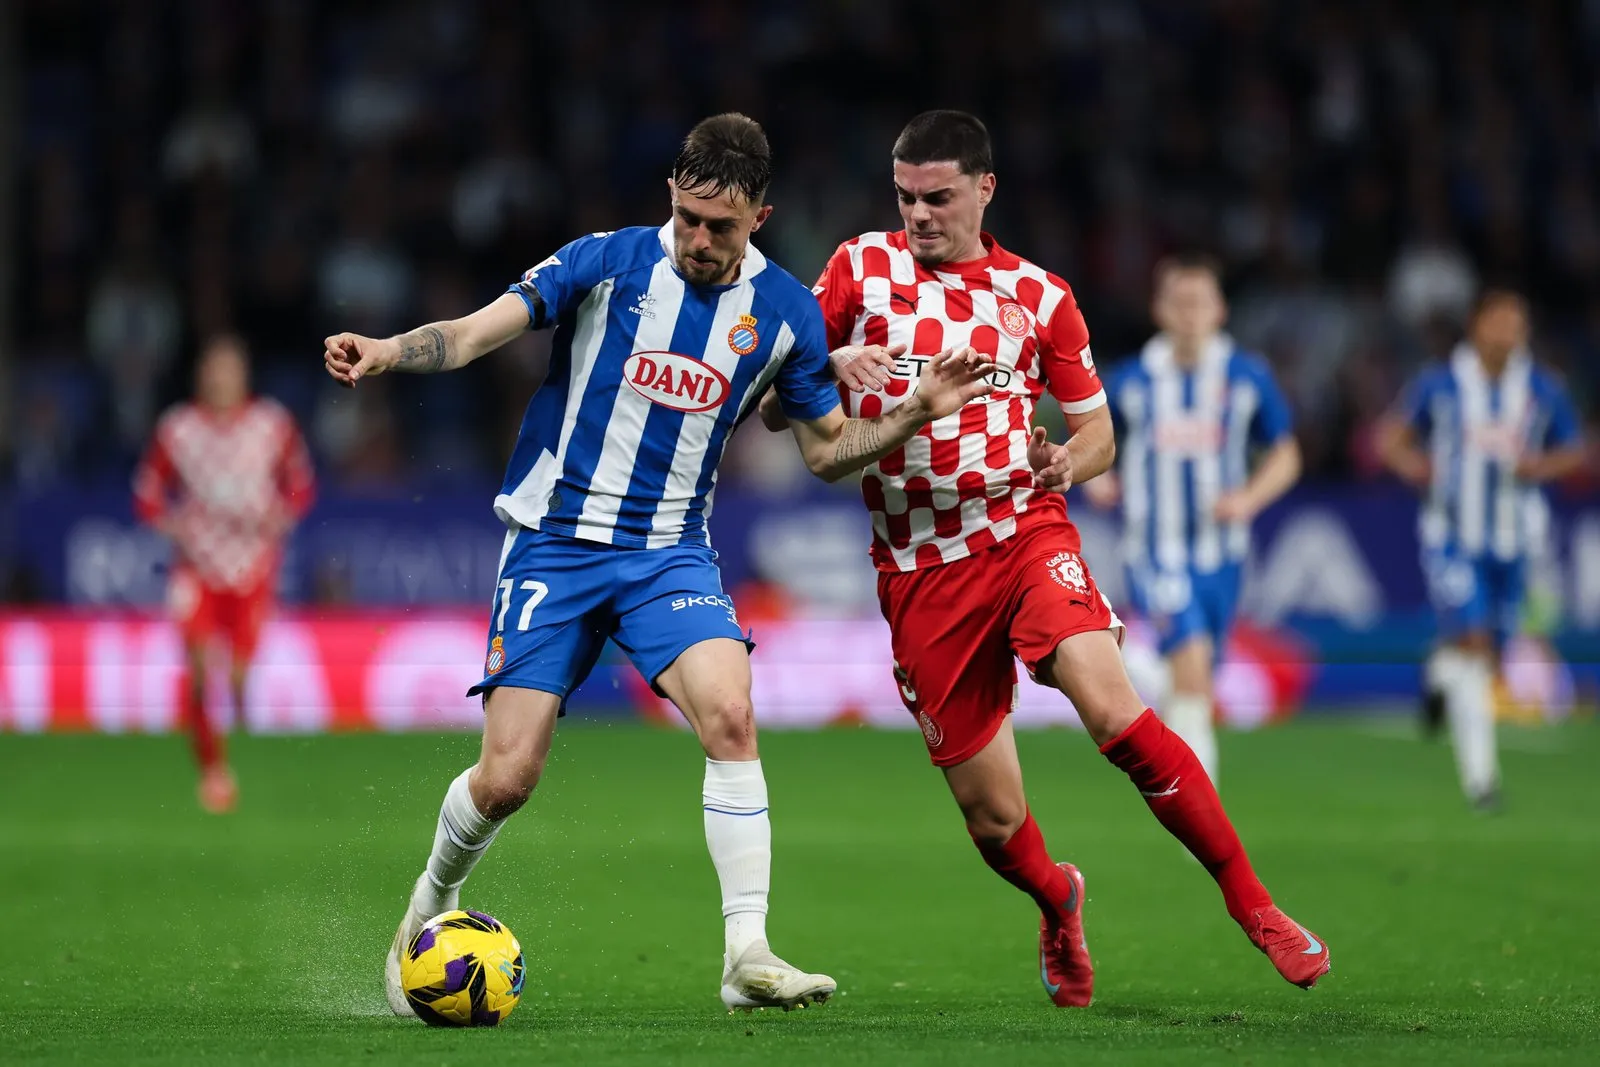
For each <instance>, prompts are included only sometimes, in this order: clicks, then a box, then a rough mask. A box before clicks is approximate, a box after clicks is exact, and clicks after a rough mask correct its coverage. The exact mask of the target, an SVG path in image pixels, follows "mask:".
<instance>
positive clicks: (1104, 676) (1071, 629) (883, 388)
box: [762, 111, 1328, 1007]
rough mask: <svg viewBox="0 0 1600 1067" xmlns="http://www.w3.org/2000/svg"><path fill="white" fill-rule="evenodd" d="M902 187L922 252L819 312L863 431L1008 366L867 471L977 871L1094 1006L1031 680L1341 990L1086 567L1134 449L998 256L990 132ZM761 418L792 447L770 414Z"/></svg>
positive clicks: (830, 279) (905, 146)
mask: <svg viewBox="0 0 1600 1067" xmlns="http://www.w3.org/2000/svg"><path fill="white" fill-rule="evenodd" d="M894 184H895V190H896V192H897V193H898V195H899V200H900V216H901V218H902V220H903V221H904V222H905V229H903V230H901V231H899V232H896V233H866V234H862V235H861V236H859V237H856V238H854V239H853V240H850V241H847V242H845V243H844V244H843V245H841V246H840V247H839V249H838V251H836V252H835V253H834V255H833V257H832V258H831V259H830V260H829V261H828V265H827V267H826V269H825V270H824V271H823V273H822V277H821V279H820V280H819V281H818V283H817V285H816V288H815V289H814V290H813V291H814V292H815V294H816V296H817V299H818V301H819V303H820V304H821V306H822V312H823V318H824V320H825V322H826V324H827V329H828V347H829V349H830V350H831V351H832V361H833V365H834V368H835V371H836V373H837V374H838V377H839V379H840V381H841V383H842V384H843V385H844V386H846V387H848V388H847V389H846V390H845V403H846V407H847V411H848V413H849V414H850V415H852V416H861V417H872V416H876V415H879V414H881V413H882V412H884V411H886V410H889V409H892V408H893V407H894V406H896V405H897V404H900V403H901V402H902V401H903V400H904V399H905V398H906V397H908V396H910V395H912V394H913V393H914V392H915V389H916V382H917V378H918V376H919V375H920V374H921V372H922V368H923V367H924V366H925V365H926V364H927V362H928V360H929V358H930V357H931V356H932V355H933V354H934V353H936V352H939V351H941V350H943V349H946V348H947V347H949V346H962V345H967V346H970V347H972V348H975V349H977V350H978V352H979V353H980V354H981V355H982V356H983V357H985V358H987V359H989V360H992V361H993V362H994V363H995V365H996V367H995V370H994V372H993V373H992V375H991V377H990V381H991V383H992V384H993V387H994V388H993V392H992V393H990V394H989V395H988V396H980V397H978V398H977V399H974V400H971V401H968V402H967V403H966V404H965V405H964V406H963V407H962V408H961V409H960V410H958V411H956V412H955V413H954V414H952V415H949V416H946V417H945V418H942V419H939V420H937V421H936V422H932V423H929V424H928V425H926V426H924V427H923V428H922V430H921V431H920V432H919V433H918V435H917V436H916V437H913V438H912V439H911V440H910V441H909V442H908V443H907V444H905V445H904V446H903V447H901V448H899V449H896V450H895V451H893V452H891V453H889V454H888V455H886V456H884V457H883V458H882V459H879V460H878V461H877V462H876V463H873V464H872V465H870V466H869V467H867V468H866V470H865V472H864V474H863V475H862V484H861V488H862V495H863V496H864V497H865V499H866V504H867V508H868V510H869V511H871V513H872V526H873V534H874V536H873V544H872V557H873V561H874V562H875V564H876V565H877V569H878V598H879V603H880V605H881V607H882V609H883V614H884V617H885V618H886V619H887V620H888V622H889V629H890V634H891V646H892V648H893V651H894V658H895V664H894V673H895V677H896V680H897V681H898V683H899V690H900V695H901V698H902V699H903V700H904V701H905V704H906V708H907V709H908V710H909V711H910V712H911V714H912V715H914V716H915V717H916V719H917V721H918V723H919V724H920V725H921V727H922V733H923V737H924V739H925V740H926V742H927V746H928V751H929V754H930V755H931V757H932V759H933V762H934V764H935V765H937V766H938V767H939V768H940V769H942V770H943V772H944V775H945V779H946V781H947V783H948V785H949V787H950V791H951V793H952V794H953V795H954V797H955V800H956V803H957V805H958V806H959V807H960V808H961V812H962V814H963V816H964V817H965V820H966V824H967V831H968V833H969V834H970V835H971V836H972V839H973V842H974V843H975V844H976V845H977V848H978V851H979V852H980V853H981V854H982V856H983V858H984V860H985V861H986V862H987V863H988V864H989V866H990V867H991V868H993V869H994V871H995V872H996V873H997V874H999V875H1000V876H1001V877H1002V878H1004V879H1005V880H1006V881H1008V882H1010V883H1011V884H1012V885H1014V886H1016V887H1017V888H1019V889H1021V890H1023V891H1024V892H1026V893H1027V894H1029V895H1030V896H1031V897H1032V898H1033V899H1034V901H1035V902H1036V903H1037V904H1038V905H1039V910H1040V912H1041V920H1040V930H1039V977H1040V979H1041V980H1042V982H1043V983H1044V987H1045V991H1046V993H1047V994H1048V995H1049V997H1050V999H1051V1001H1052V1002H1054V1003H1055V1004H1057V1005H1060V1006H1062V1007H1068V1006H1082V1005H1086V1004H1088V1003H1089V1001H1090V999H1091V997H1092V995H1093V984H1094V970H1093V967H1092V965H1091V962H1090V959H1089V952H1088V949H1087V947H1086V946H1085V944H1084V937H1083V912H1082V909H1083V900H1084V882H1083V877H1082V875H1081V874H1079V872H1078V870H1077V868H1076V867H1074V866H1073V865H1071V864H1069V863H1056V862H1054V861H1053V860H1052V859H1051V857H1050V854H1049V853H1048V852H1047V851H1046V849H1045V843H1044V838H1043V836H1042V835H1041V833H1040V831H1039V827H1038V826H1037V824H1035V822H1034V820H1033V816H1032V815H1031V814H1030V813H1029V810H1028V802H1027V796H1026V794H1025V793H1024V790H1023V784H1022V767H1021V764H1020V762H1019V760H1018V757H1017V745H1016V739H1015V737H1014V735H1013V733H1012V727H1011V720H1010V713H1011V711H1012V710H1013V709H1014V708H1015V707H1016V702H1017V673H1016V665H1015V659H1021V660H1022V662H1023V665H1024V666H1025V667H1026V668H1027V670H1028V673H1029V675H1030V676H1031V677H1033V678H1034V679H1035V680H1036V681H1038V682H1039V683H1040V684H1044V685H1049V686H1052V687H1054V688H1057V689H1059V690H1061V692H1062V693H1063V694H1065V695H1066V696H1067V698H1068V699H1069V700H1071V701H1072V703H1073V706H1074V707H1075V708H1076V709H1077V711H1078V714H1079V716H1080V717H1081V718H1082V719H1083V723H1084V725H1085V726H1086V727H1087V728H1088V732H1089V734H1090V736H1091V737H1093V738H1094V741H1095V743H1096V744H1097V745H1098V746H1099V747H1100V751H1101V752H1102V753H1103V754H1104V755H1105V757H1106V758H1107V759H1108V760H1109V761H1110V762H1111V763H1112V764H1114V765H1115V766H1116V767H1117V768H1118V769H1120V770H1121V771H1123V772H1124V773H1125V774H1127V775H1128V777H1129V778H1130V779H1132V781H1133V784H1134V785H1135V787H1137V788H1138V790H1139V792H1140V793H1141V794H1142V795H1143V797H1144V798H1145V801H1146V802H1147V803H1148V804H1149V806H1150V810H1151V811H1152V812H1153V813H1154V814H1155V816H1156V818H1157V819H1159V820H1160V822H1161V824H1162V825H1163V826H1164V827H1166V829H1167V830H1168V831H1169V832H1170V833H1172V835H1173V836H1174V837H1176V838H1178V840H1179V841H1181V842H1183V844H1184V845H1185V846H1186V847H1187V848H1188V849H1189V851H1190V852H1191V853H1193V854H1194V856H1195V857H1196V858H1197V859H1198V860H1200V862H1201V863H1202V864H1203V865H1204V866H1205V868H1206V870H1207V871H1209V872H1210V873H1211V875H1212V877H1213V878H1215V879H1216V881H1217V884H1218V885H1219V887H1220V888H1221V890H1222V895H1223V899H1224V901H1225V903H1226V905H1227V909H1228V913H1229V915H1230V916H1232V918H1233V919H1234V920H1235V921H1236V922H1237V923H1238V924H1239V925H1240V926H1241V927H1242V928H1243V929H1244V932H1245V934H1246V935H1247V936H1248V937H1249V939H1250V941H1251V942H1252V943H1253V944H1254V945H1255V946H1256V947H1257V948H1259V949H1261V951H1263V952H1264V953H1266V955H1267V956H1268V958H1269V959H1271V960H1272V963H1273V965H1274V966H1275V967H1276V968H1277V969H1278V972H1279V973H1280V974H1282V976H1283V977H1284V978H1285V979H1287V980H1288V981H1290V982H1292V983H1294V984H1295V985H1299V986H1303V987H1306V988H1309V987H1310V986H1311V985H1313V984H1314V983H1315V982H1316V981H1317V979H1318V978H1320V977H1321V976H1322V975H1323V974H1325V973H1326V972H1327V970H1328V951H1327V948H1326V946H1325V945H1324V944H1323V943H1322V941H1321V940H1320V939H1319V938H1317V937H1316V936H1314V935H1313V934H1311V933H1310V932H1309V931H1307V930H1306V929H1305V928H1304V927H1301V926H1299V925H1297V924H1296V923H1295V922H1293V921H1292V920H1291V919H1290V918H1289V917H1288V916H1286V915H1285V914H1284V913H1283V912H1282V911H1280V910H1279V909H1278V908H1277V907H1276V906H1275V905H1274V904H1273V901H1272V897H1271V896H1270V895H1269V894H1268V893H1267V890H1266V888H1265V887H1263V886H1262V884H1261V882H1260V880H1259V879H1257V878H1256V875H1255V873H1254V871H1253V870H1252V869H1251V866H1250V860H1249V858H1248V857H1247V856H1246V854H1245V850H1244V846H1243V845H1241V844H1240V842H1239V837H1238V835H1237V834H1236V833H1235V832H1234V829H1233V825H1232V823H1230V822H1229V820H1228V816H1227V814H1226V813H1225V812H1224V811H1223V808H1222V803H1221V801H1219V800H1218V798H1217V793H1216V790H1215V788H1214V787H1213V786H1212V783H1211V780H1210V779H1209V778H1208V777H1207V776H1206V772H1205V770H1204V768H1203V767H1202V766H1201V764H1200V762H1199V760H1197V759H1196V758H1195V755H1194V753H1193V752H1192V751H1191V750H1190V749H1189V746H1188V745H1186V744H1185V743H1184V742H1183V740H1182V739H1181V738H1180V737H1178V735H1177V734H1175V733H1173V732H1172V731H1171V730H1169V729H1167V727H1166V726H1165V725H1163V724H1162V722H1161V720H1160V719H1159V718H1157V717H1156V715H1155V714H1154V712H1152V711H1151V710H1150V709H1148V708H1146V707H1145V706H1144V704H1143V702H1142V701H1140V699H1139V697H1138V695H1137V694H1136V693H1135V691H1134V688H1133V686H1132V685H1131V684H1130V683H1129V681H1128V676H1127V673H1126V671H1125V670H1124V667H1123V663H1122V656H1121V653H1120V650H1119V647H1118V646H1119V643H1120V640H1121V637H1122V624H1121V622H1120V621H1119V620H1118V619H1117V617H1116V615H1114V614H1113V613H1112V611H1111V606H1110V604H1109V603H1108V602H1107V601H1106V599H1105V598H1104V597H1103V596H1101V594H1100V591H1099V589H1098V588H1097V587H1096V586H1095V582H1094V578H1093V577H1092V576H1091V575H1090V573H1089V569H1088V567H1087V566H1086V565H1085V563H1084V561H1083V559H1082V557H1081V556H1080V555H1079V550H1080V545H1079V538H1078V531H1077V529H1076V528H1075V527H1074V526H1073V524H1072V523H1071V522H1070V521H1068V519H1067V511H1066V506H1065V503H1064V501H1063V497H1062V495H1061V494H1062V493H1063V492H1065V490H1066V489H1067V488H1068V487H1069V486H1070V485H1071V484H1072V483H1073V482H1074V481H1084V480H1086V479H1089V478H1092V477H1094V476H1095V475H1097V474H1100V473H1101V472H1103V471H1105V470H1106V469H1107V468H1108V467H1109V466H1110V464H1111V461H1112V458H1113V456H1114V453H1115V445H1114V441H1113V433H1112V422H1111V415H1110V411H1109V409H1108V407H1107V406H1106V394H1105V392H1104V390H1103V389H1102V388H1101V386H1100V380H1099V377H1098V375H1097V374H1096V372H1095V367H1094V360H1093V358H1092V356H1091V355H1090V351H1089V333H1088V328H1087V327H1086V326H1085V325H1084V320H1083V316H1082V314H1081V313H1080V312H1079V310H1078V306H1077V301H1076V300H1074V299H1073V296H1072V291H1071V290H1070V289H1069V288H1068V287H1067V284H1066V283H1065V282H1064V281H1062V280H1061V279H1059V278H1057V277H1055V276H1054V275H1052V274H1049V273H1047V272H1046V271H1044V270H1043V269H1041V268H1039V267H1037V266H1035V265H1034V264H1032V263H1030V262H1028V261H1027V260H1025V259H1022V258H1020V257H1018V256H1016V255H1014V254H1012V253H1011V252H1008V251H1006V250H1005V249H1004V248H1002V247H1000V245H998V244H996V243H995V241H994V239H993V238H992V237H991V236H990V235H989V234H987V233H985V232H983V229H982V225H983V213H984V209H985V208H986V207H987V205H988V203H989V201H990V199H991V198H992V197H993V196H994V191H995V175H994V167H993V163H992V149H991V147H990V142H989V134H988V131H987V130H986V129H985V128H984V126H983V123H981V122H980V121H979V120H978V119H976V118H975V117H973V116H972V115H968V114H966V113H964V112H959V111H930V112H926V113H924V114H922V115H919V116H917V117H916V118H914V119H912V120H911V122H910V123H909V124H908V125H907V126H906V128H905V130H904V131H902V132H901V134H900V137H899V139H898V140H897V141H896V142H895V146H894ZM1046 390H1048V391H1049V392H1050V394H1051V395H1052V396H1054V397H1055V399H1056V401H1057V402H1058V403H1059V404H1060V405H1061V408H1062V411H1063V412H1064V413H1065V415H1066V422H1067V429H1068V434H1069V437H1068V440H1067V442H1066V443H1065V444H1054V443H1051V442H1050V441H1049V440H1048V438H1047V435H1046V432H1045V431H1044V430H1043V429H1034V430H1032V431H1031V432H1030V430H1029V426H1030V424H1031V422H1032V416H1033V408H1034V404H1035V402H1036V401H1037V400H1038V399H1039V397H1040V396H1041V395H1042V394H1043V393H1044V392H1045V391H1046ZM762 417H763V421H764V422H765V423H766V424H767V426H768V427H769V428H772V429H778V428H781V427H782V425H783V424H784V420H783V418H782V412H781V411H779V410H778V409H777V407H776V404H775V403H774V402H773V401H772V399H771V398H770V397H768V398H767V400H766V402H765V403H764V404H763V406H762ZM793 429H794V431H795V433H796V435H797V436H798V435H801V434H802V433H803V429H802V428H801V427H798V426H796V427H793ZM802 443H803V442H802Z"/></svg>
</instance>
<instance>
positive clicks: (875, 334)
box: [813, 230, 1106, 571]
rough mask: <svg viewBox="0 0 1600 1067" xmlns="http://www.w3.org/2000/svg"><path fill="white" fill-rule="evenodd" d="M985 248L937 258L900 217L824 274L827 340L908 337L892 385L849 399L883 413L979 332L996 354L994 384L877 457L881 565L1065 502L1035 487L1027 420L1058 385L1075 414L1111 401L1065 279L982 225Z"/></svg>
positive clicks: (991, 539)
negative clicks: (927, 255)
mask: <svg viewBox="0 0 1600 1067" xmlns="http://www.w3.org/2000/svg"><path fill="white" fill-rule="evenodd" d="M983 246H984V248H985V249H986V250H987V253H988V254H987V255H985V256H983V257H982V258H981V259H974V260H970V261H968V262H965V263H946V264H943V265H942V266H941V267H940V268H939V269H938V270H936V271H930V270H928V269H927V268H925V267H923V266H922V265H920V264H919V263H917V261H916V260H915V259H914V258H912V255H911V252H910V251H909V249H908V248H907V245H906V234H905V231H904V230H900V231H898V232H896V233H865V234H862V235H861V236H860V237H857V238H855V239H854V240H852V241H846V242H845V243H844V244H842V245H840V246H839V248H838V250H837V251H836V252H834V254H833V257H832V258H831V259H830V260H829V261H828V265H827V267H826V268H824V270H823V272H822V277H821V278H820V279H819V280H818V281H817V285H816V288H815V289H814V290H813V291H814V292H815V293H816V296H817V300H818V302H819V303H820V304H821V305H822V314H823V319H824V320H825V321H826V323H827V328H828V347H829V349H830V350H831V349H835V348H838V347H840V346H841V345H847V344H877V345H893V344H904V345H905V346H906V354H905V355H904V356H902V357H900V359H899V361H898V362H897V364H896V366H895V370H894V375H893V377H892V378H891V380H890V381H889V383H888V385H887V386H885V387H884V389H883V390H881V391H878V390H874V391H872V392H865V393H855V392H851V391H849V390H848V389H844V388H843V387H841V390H840V391H841V393H842V394H843V397H844V405H845V410H846V412H847V413H848V414H849V415H851V416H852V417H858V418H875V417H876V416H878V415H881V414H882V413H883V412H885V411H888V410H890V409H892V408H894V407H895V406H896V405H898V404H899V403H900V402H901V401H903V400H904V399H905V398H906V397H907V396H910V395H911V393H912V392H914V391H915V388H916V382H917V378H918V376H919V375H920V374H921V372H922V368H923V367H924V366H926V365H927V363H928V361H929V359H931V358H932V357H933V356H935V355H937V354H938V353H939V352H941V351H943V350H944V349H946V348H949V347H951V346H953V345H971V346H972V347H973V348H975V349H977V350H978V351H979V352H982V353H984V354H985V355H987V356H989V357H990V358H991V359H993V360H994V362H995V364H996V370H995V373H994V376H993V381H994V384H995V391H994V392H993V393H992V394H990V395H989V396H987V397H983V398H980V399H977V400H974V401H972V402H970V403H969V404H967V405H966V406H965V407H963V408H962V409H961V410H960V411H957V412H955V413H954V414H951V415H948V416H946V417H945V418H942V419H939V420H938V421H936V422H933V423H930V424H928V425H927V426H924V427H923V428H922V429H921V431H919V432H918V434H917V436H916V437H914V438H912V439H911V440H910V441H908V442H907V443H906V444H905V445H904V446H902V447H901V448H899V449H897V450H895V451H894V452H892V453H890V454H889V455H887V456H884V457H883V458H882V459H880V460H878V461H877V462H876V463H874V464H872V465H871V466H869V467H868V468H867V469H866V471H865V472H864V474H863V475H862V479H861V494H862V496H863V497H864V498H865V499H866V503H867V508H868V510H869V511H871V513H872V529H873V544H872V559H873V562H874V563H875V564H877V567H878V569H879V570H882V571H910V570H916V569H917V568H919V567H933V566H938V565H939V564H941V563H952V562H954V561H955V560H958V559H962V558H964V557H966V556H970V555H972V554H973V553H974V552H979V551H982V550H983V549H985V548H988V547H990V546H991V545H995V544H998V543H999V542H1000V541H1003V540H1005V539H1006V538H1008V537H1010V536H1011V535H1012V534H1014V533H1016V530H1017V518H1018V516H1019V515H1021V514H1023V513H1024V512H1026V511H1028V510H1030V509H1032V510H1033V511H1035V512H1038V511H1040V510H1041V509H1060V511H1059V513H1060V514H1062V515H1065V505H1064V504H1063V503H1062V498H1061V496H1060V494H1058V493H1040V494H1035V493H1034V491H1033V472H1032V469H1031V468H1030V467H1029V466H1028V430H1029V426H1030V425H1031V423H1032V419H1033V407H1034V403H1035V402H1036V401H1037V400H1038V398H1039V395H1040V394H1041V393H1042V392H1043V391H1044V390H1046V389H1048V390H1050V393H1051V395H1052V396H1054V397H1055V398H1056V399H1057V400H1058V401H1059V402H1060V403H1061V406H1062V408H1063V410H1065V411H1067V412H1068V413H1069V414H1080V413H1083V412H1087V411H1092V410H1094V409H1095V408H1097V407H1100V406H1101V405H1103V404H1104V403H1105V402H1106V396H1105V392H1104V390H1102V389H1101V388H1100V379H1099V377H1098V376H1097V375H1096V374H1095V369H1094V358H1093V357H1092V356H1091V355H1090V352H1089V330H1088V327H1087V326H1085V325H1084V321H1083V315H1082V314H1081V313H1080V312H1079V311H1078V304H1077V301H1076V300H1074V299H1073V296H1072V290H1071V289H1070V288H1068V286H1067V283H1066V282H1064V281H1062V280H1061V279H1060V278H1057V277H1056V276H1055V275H1053V274H1050V273H1048V272H1046V271H1044V270H1042V269H1041V268H1039V267H1037V266H1035V265H1034V264H1032V263H1029V262H1028V261H1027V260H1025V259H1022V258H1020V257H1018V256H1015V255H1012V254H1011V253H1010V252H1007V251H1006V250H1005V249H1003V248H1001V247H1000V246H999V245H998V244H996V243H995V240H994V238H993V237H991V236H989V235H988V234H987V233H985V234H983Z"/></svg>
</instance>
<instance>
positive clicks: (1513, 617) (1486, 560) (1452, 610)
mask: <svg viewBox="0 0 1600 1067" xmlns="http://www.w3.org/2000/svg"><path fill="white" fill-rule="evenodd" d="M1526 570H1527V568H1526V566H1525V564H1524V561H1523V560H1521V559H1511V560H1502V559H1495V558H1493V557H1491V556H1463V555H1461V554H1459V553H1457V552H1454V551H1451V550H1449V549H1434V550H1431V551H1425V552H1424V553H1423V554H1422V573H1423V576H1424V577H1425V578H1426V579H1427V581H1428V598H1429V599H1430V600H1432V601H1433V612H1434V617H1435V619H1436V620H1437V622H1438V628H1439V637H1440V639H1441V640H1445V641H1451V640H1455V639H1457V638H1461V637H1464V636H1466V635H1467V634H1470V633H1485V632H1486V633H1488V634H1489V635H1490V636H1491V637H1492V638H1493V639H1494V642H1495V644H1496V646H1504V645H1505V643H1506V641H1507V640H1509V639H1510V638H1511V636H1512V635H1513V634H1515V633H1516V632H1517V631H1518V630H1519V629H1520V628H1521V621H1522V600H1523V595H1524V593H1525V592H1526V584H1527V576H1526Z"/></svg>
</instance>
